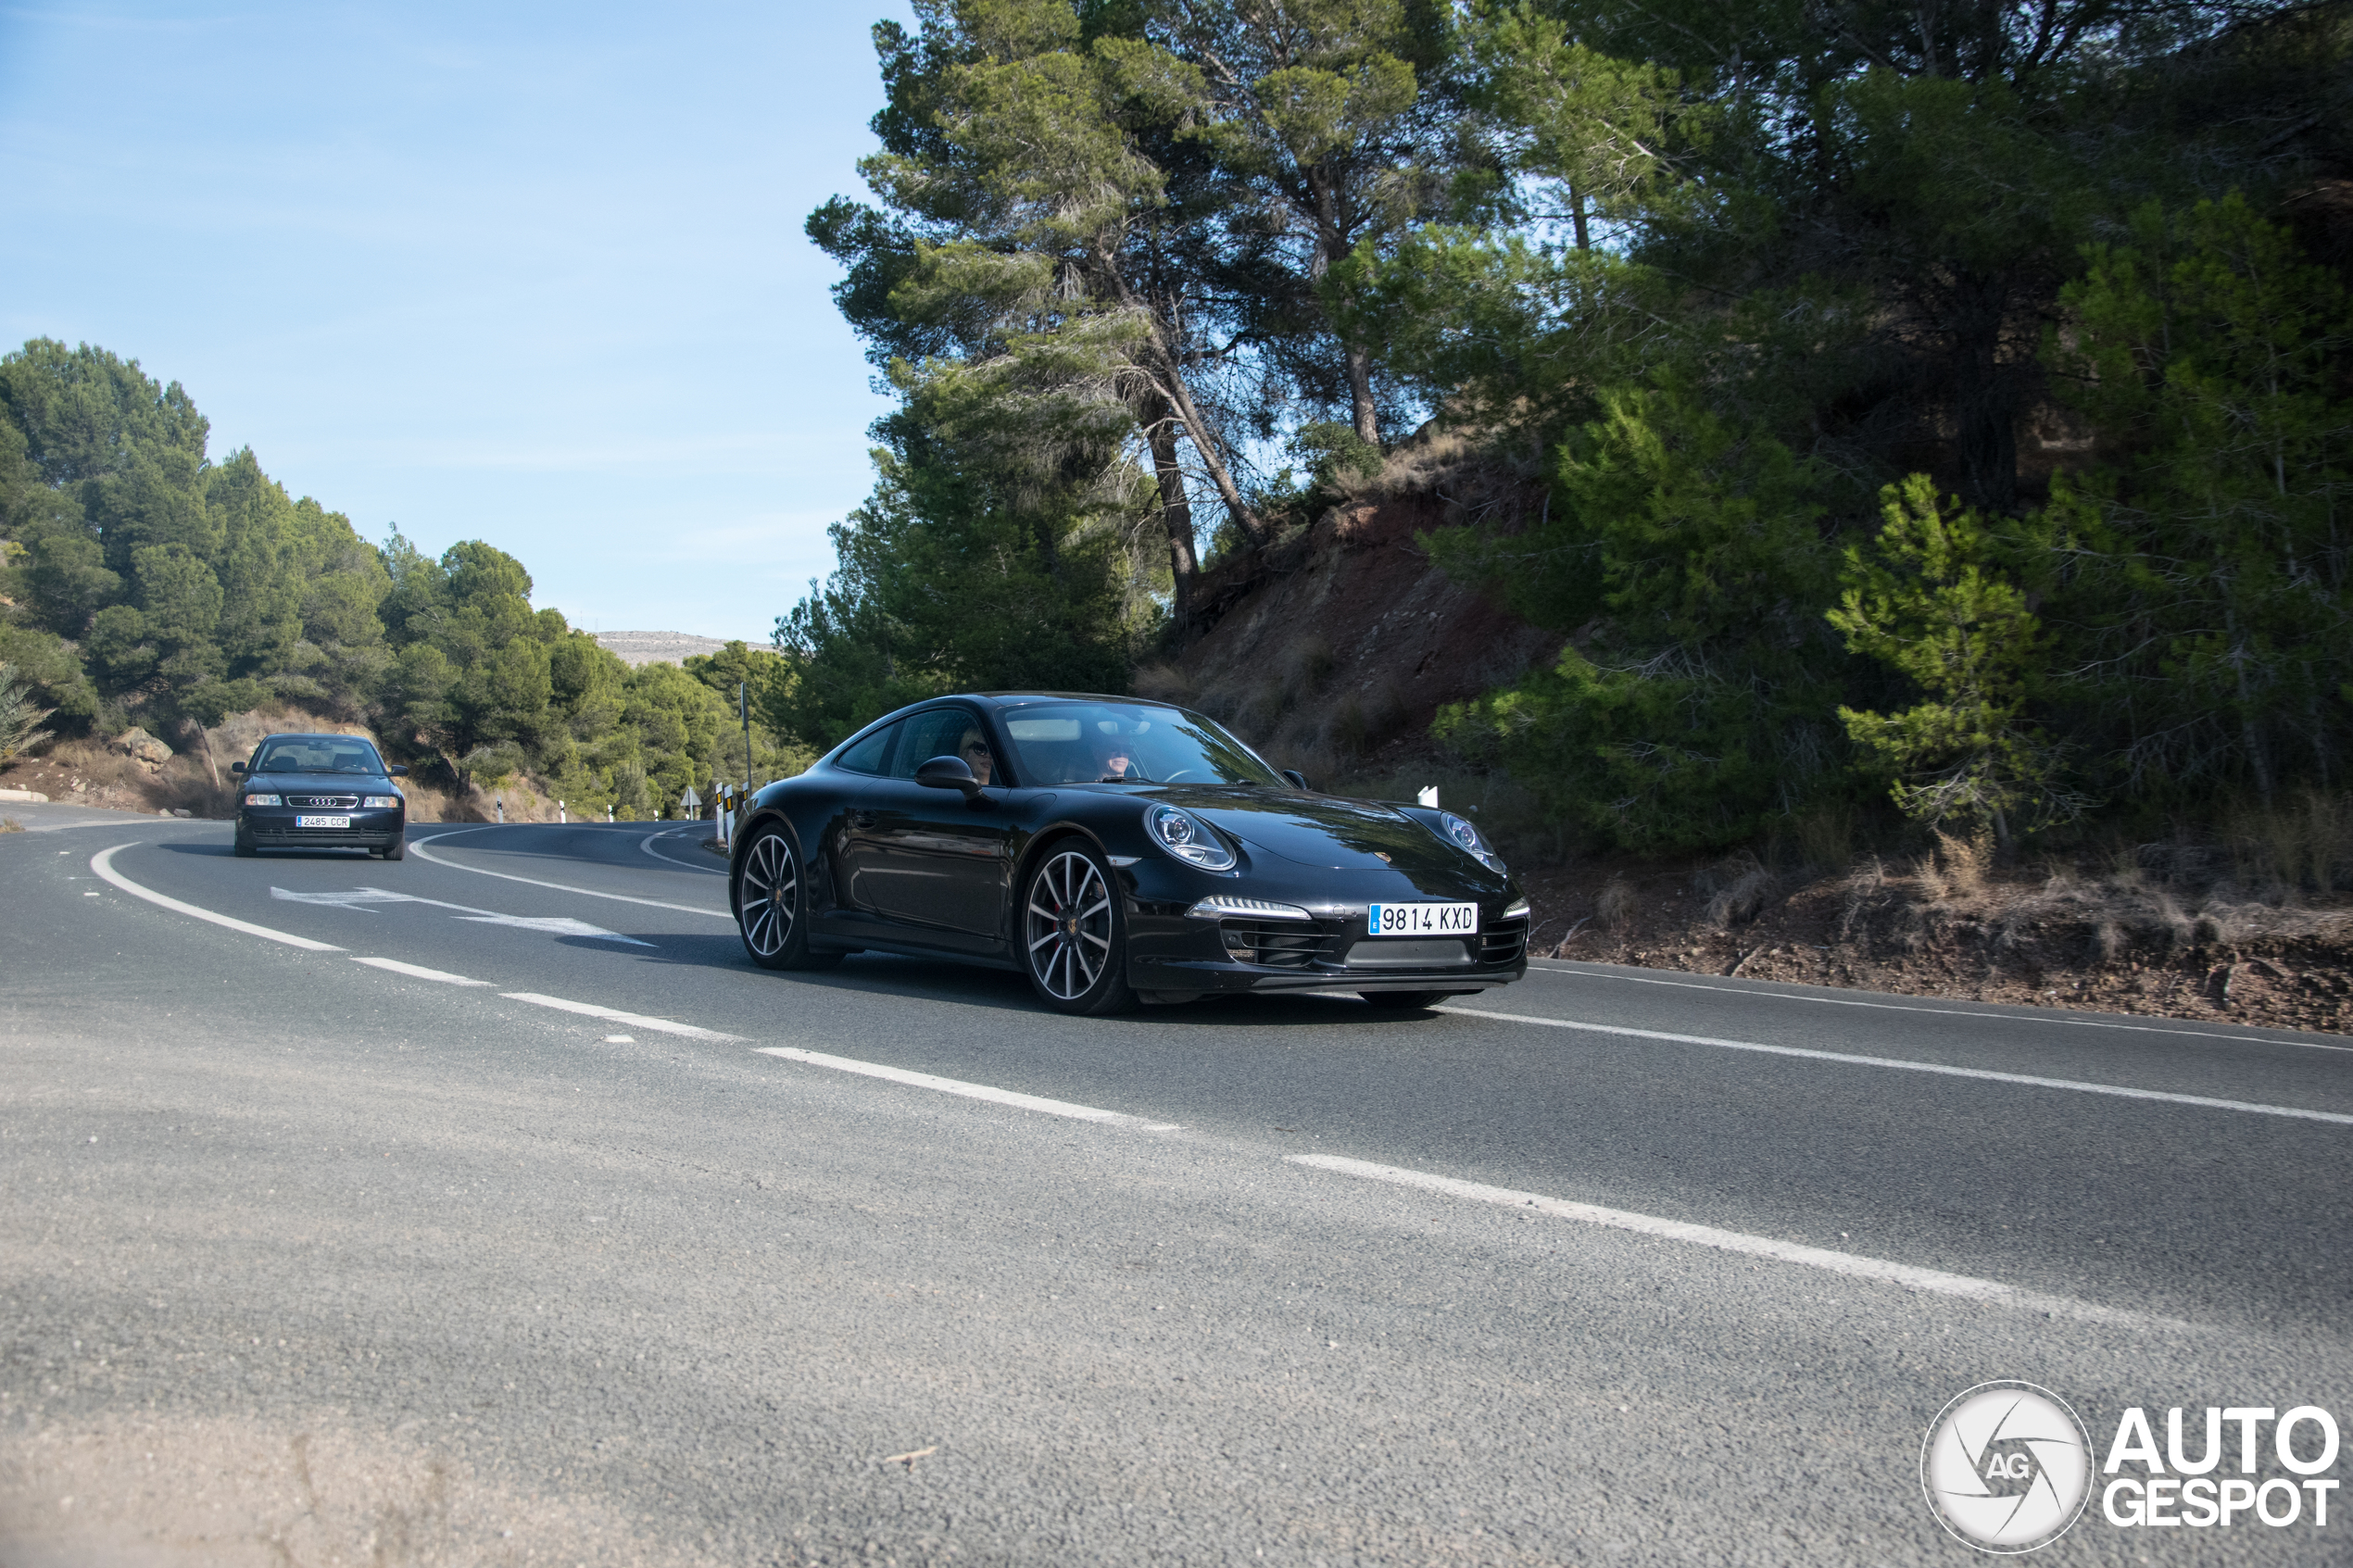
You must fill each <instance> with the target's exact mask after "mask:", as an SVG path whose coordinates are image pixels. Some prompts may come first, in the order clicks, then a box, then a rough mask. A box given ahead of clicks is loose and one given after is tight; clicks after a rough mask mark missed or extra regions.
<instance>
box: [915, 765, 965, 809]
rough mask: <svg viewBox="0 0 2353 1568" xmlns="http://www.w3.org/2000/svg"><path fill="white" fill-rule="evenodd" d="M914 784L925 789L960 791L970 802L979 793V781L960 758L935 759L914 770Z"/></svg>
mask: <svg viewBox="0 0 2353 1568" xmlns="http://www.w3.org/2000/svg"><path fill="white" fill-rule="evenodd" d="M915 782H916V783H917V784H921V785H923V786H924V787H925V789H961V790H963V792H964V798H965V799H967V800H970V799H971V798H972V797H974V796H975V795H978V794H979V793H980V781H979V780H978V779H976V778H975V777H973V771H972V768H971V767H970V765H968V764H967V763H966V762H965V761H964V759H963V758H961V757H935V758H933V759H931V760H930V761H928V762H926V763H925V764H924V765H923V766H922V767H920V768H917V769H916V770H915Z"/></svg>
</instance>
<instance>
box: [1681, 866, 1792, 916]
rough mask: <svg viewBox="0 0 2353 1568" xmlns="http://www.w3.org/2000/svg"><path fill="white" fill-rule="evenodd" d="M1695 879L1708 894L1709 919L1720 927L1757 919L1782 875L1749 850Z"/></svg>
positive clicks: (1777, 887) (1776, 889)
mask: <svg viewBox="0 0 2353 1568" xmlns="http://www.w3.org/2000/svg"><path fill="white" fill-rule="evenodd" d="M1694 880H1696V882H1697V883H1698V884H1699V887H1700V890H1701V891H1702V892H1704V893H1707V894H1708V895H1709V897H1708V900H1707V913H1706V920H1707V923H1708V924H1710V925H1712V926H1715V927H1716V928H1717V929H1718V930H1719V931H1730V929H1731V928H1732V927H1733V926H1736V925H1745V924H1747V923H1748V922H1750V921H1753V920H1755V918H1756V917H1757V916H1758V915H1759V914H1761V913H1763V912H1764V909H1765V907H1766V905H1767V904H1768V903H1769V902H1770V901H1771V900H1772V898H1773V896H1774V894H1775V892H1776V891H1778V889H1779V887H1780V878H1779V877H1777V876H1775V875H1774V874H1773V873H1772V872H1770V871H1768V870H1767V869H1766V866H1765V863H1764V862H1763V861H1762V860H1759V859H1757V858H1756V857H1755V855H1753V854H1750V853H1748V852H1746V851H1743V852H1742V853H1740V854H1737V855H1733V856H1730V857H1728V858H1727V859H1724V860H1722V861H1719V862H1718V864H1717V865H1715V866H1713V867H1711V868H1710V869H1709V870H1707V871H1705V872H1702V873H1700V875H1699V876H1698V877H1697V878H1696V879H1694Z"/></svg>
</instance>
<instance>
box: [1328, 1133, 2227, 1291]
mask: <svg viewBox="0 0 2353 1568" xmlns="http://www.w3.org/2000/svg"><path fill="white" fill-rule="evenodd" d="M1283 1159H1284V1162H1285V1163H1287V1164H1291V1165H1303V1166H1306V1167H1308V1168H1309V1169H1311V1170H1317V1171H1330V1172H1333V1173H1337V1174H1340V1175H1344V1176H1358V1177H1362V1178H1364V1179H1365V1180H1367V1181H1376V1182H1386V1183H1388V1184H1389V1185H1392V1186H1402V1187H1411V1188H1415V1189H1416V1190H1419V1191H1423V1192H1434V1193H1439V1194H1441V1195H1442V1196H1444V1197H1448V1198H1468V1199H1470V1200H1472V1201H1474V1202H1478V1203H1491V1204H1494V1205H1496V1206H1497V1207H1499V1208H1504V1209H1511V1210H1522V1211H1525V1210H1531V1209H1532V1210H1535V1211H1536V1212H1537V1213H1540V1214H1545V1215H1549V1216H1551V1217H1552V1218H1554V1219H1559V1220H1575V1221H1578V1222H1579V1223H1583V1224H1589V1225H1602V1226H1605V1227H1607V1228H1609V1229H1611V1230H1622V1231H1631V1232H1633V1233H1635V1234H1636V1235H1638V1236H1654V1237H1656V1238H1658V1239H1660V1240H1663V1241H1681V1242H1689V1243H1691V1244H1692V1245H1694V1246H1699V1247H1708V1248H1715V1249H1717V1250H1718V1251H1720V1252H1737V1253H1741V1254H1743V1255H1745V1256H1748V1257H1752V1258H1766V1259H1770V1260H1771V1261H1775V1262H1780V1263H1797V1264H1801V1265H1803V1266H1805V1267H1807V1268H1814V1269H1823V1270H1827V1271H1828V1272H1830V1273H1840V1274H1845V1275H1848V1276H1849V1277H1851V1278H1855V1279H1864V1280H1872V1281H1875V1282H1877V1283H1879V1284H1881V1285H1894V1286H1902V1287H1903V1288H1905V1289H1906V1290H1918V1291H1924V1292H1927V1293H1930V1294H1932V1295H1938V1296H1953V1297H1958V1298H1961V1299H1963V1300H1967V1301H1982V1302H1987V1303H1990V1304H1993V1305H1995V1306H2004V1307H2020V1308H2024V1309H2026V1310H2028V1311H2040V1312H2049V1313H2053V1314H2055V1315H2057V1316H2060V1317H2070V1318H2077V1319H2081V1320H2082V1321H2084V1322H2087V1323H2120V1324H2126V1325H2130V1326H2133V1327H2139V1328H2170V1329H2184V1328H2194V1327H2195V1326H2196V1325H2195V1324H2192V1323H2180V1322H2177V1321H2175V1320H2173V1319H2170V1318H2159V1317H2152V1316H2149V1315H2148V1314H2146V1313H2143V1312H2128V1311H2121V1310H2120V1309H2118V1308H2114V1307H2101V1306H2095V1305H2094V1304H2093V1303H2091V1302H2089V1301H2078V1300H2076V1299H2074V1298H2071V1297H2066V1296H2046V1295H2044V1294H2042V1293H2041V1292H2039V1291H2032V1290H2021V1289H2020V1288H2019V1287H2018V1286H2013V1285H2004V1284H2002V1283H2001V1282H2000V1281H1999V1280H1990V1279H1978V1278H1975V1277H1974V1276H1972V1275H1969V1274H1954V1273H1945V1272H1944V1271H1943V1270H1941V1269H1923V1268H1920V1267H1919V1266H1918V1265H1916V1264H1911V1263H1893V1262H1889V1261H1886V1260H1884V1259H1881V1258H1865V1257H1861V1256H1859V1255H1857V1254H1855V1253H1851V1252H1833V1251H1831V1250H1829V1249H1828V1248H1820V1247H1806V1246H1803V1245H1801V1244H1799V1243H1797V1242H1793V1241H1777V1240H1775V1239H1774V1238H1773V1237H1771V1236H1750V1235H1747V1234H1746V1233H1744V1232H1741V1231H1727V1230H1718V1228H1717V1227H1715V1226H1714V1225H1698V1224H1692V1223H1690V1222H1688V1221H1684V1220H1668V1219H1662V1218H1660V1217H1659V1216H1657V1215H1655V1214H1637V1213H1634V1212H1633V1211H1631V1210H1625V1209H1605V1208H1603V1207H1602V1206H1601V1205H1599V1204H1594V1203H1577V1202H1572V1201H1571V1200H1569V1199H1567V1198H1547V1197H1545V1196H1544V1195H1543V1194H1541V1193H1534V1192H1516V1191H1514V1190H1513V1189H1511V1188H1509V1187H1495V1186H1488V1185H1484V1184H1482V1183H1479V1182H1466V1181H1463V1180H1460V1179H1458V1178H1456V1177H1453V1176H1440V1175H1433V1174H1431V1173H1428V1172H1426V1171H1408V1170H1405V1169H1403V1168H1402V1167H1399V1166H1395V1165H1378V1164H1375V1163H1374V1162H1373V1161H1371V1160H1351V1159H1348V1158H1347V1157H1346V1156H1344V1155H1338V1154H1287V1155H1285V1156H1284V1157H1283Z"/></svg>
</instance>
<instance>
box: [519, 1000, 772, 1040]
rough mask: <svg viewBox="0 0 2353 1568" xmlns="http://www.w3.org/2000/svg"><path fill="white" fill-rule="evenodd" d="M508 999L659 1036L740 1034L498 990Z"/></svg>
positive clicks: (710, 1037)
mask: <svg viewBox="0 0 2353 1568" xmlns="http://www.w3.org/2000/svg"><path fill="white" fill-rule="evenodd" d="M498 994H499V995H500V996H502V997H506V998H507V1000H509V1001H510V1002H529V1003H530V1004H531V1005H532V1006H533V1007H538V1008H554V1009H556V1010H558V1011H560V1012H576V1013H579V1014H580V1015H581V1016H582V1017H584V1018H601V1019H604V1020H606V1021H607V1022H612V1023H626V1024H629V1025H630V1026H631V1027H633V1028H637V1029H651V1030H653V1031H654V1032H655V1033H656V1034H660V1035H686V1038H688V1039H690V1040H740V1039H742V1038H743V1036H742V1035H722V1034H721V1033H720V1032H719V1031H718V1030H716V1029H703V1028H699V1027H698V1026H696V1025H695V1024H692V1023H673V1022H671V1021H670V1020H669V1019H666V1018H648V1017H647V1016H646V1015H645V1014H644V1013H642V1012H623V1011H622V1010H619V1009H618V1008H600V1007H598V1006H597V1005H596V1004H595V1003H593V1002H574V1001H569V1000H566V999H565V998H564V997H543V996H541V995H540V994H539V993H538V992H536V991H501V992H499V993H498Z"/></svg>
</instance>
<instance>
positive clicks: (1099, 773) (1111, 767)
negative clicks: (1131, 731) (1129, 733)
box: [1095, 734, 1145, 784]
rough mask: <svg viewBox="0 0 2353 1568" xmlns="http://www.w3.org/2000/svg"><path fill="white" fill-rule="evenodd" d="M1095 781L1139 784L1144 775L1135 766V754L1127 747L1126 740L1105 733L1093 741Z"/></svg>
mask: <svg viewBox="0 0 2353 1568" xmlns="http://www.w3.org/2000/svg"><path fill="white" fill-rule="evenodd" d="M1095 782H1096V783H1097V784H1141V783H1144V782H1145V780H1144V776H1143V772H1142V771H1141V770H1139V768H1138V767H1137V766H1136V758H1135V754H1134V753H1132V752H1130V751H1129V750H1128V749H1127V743H1126V741H1125V740H1123V739H1121V738H1120V737H1119V736H1118V735H1116V734H1111V735H1105V736H1103V737H1101V739H1099V740H1097V741H1096V743H1095Z"/></svg>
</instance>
